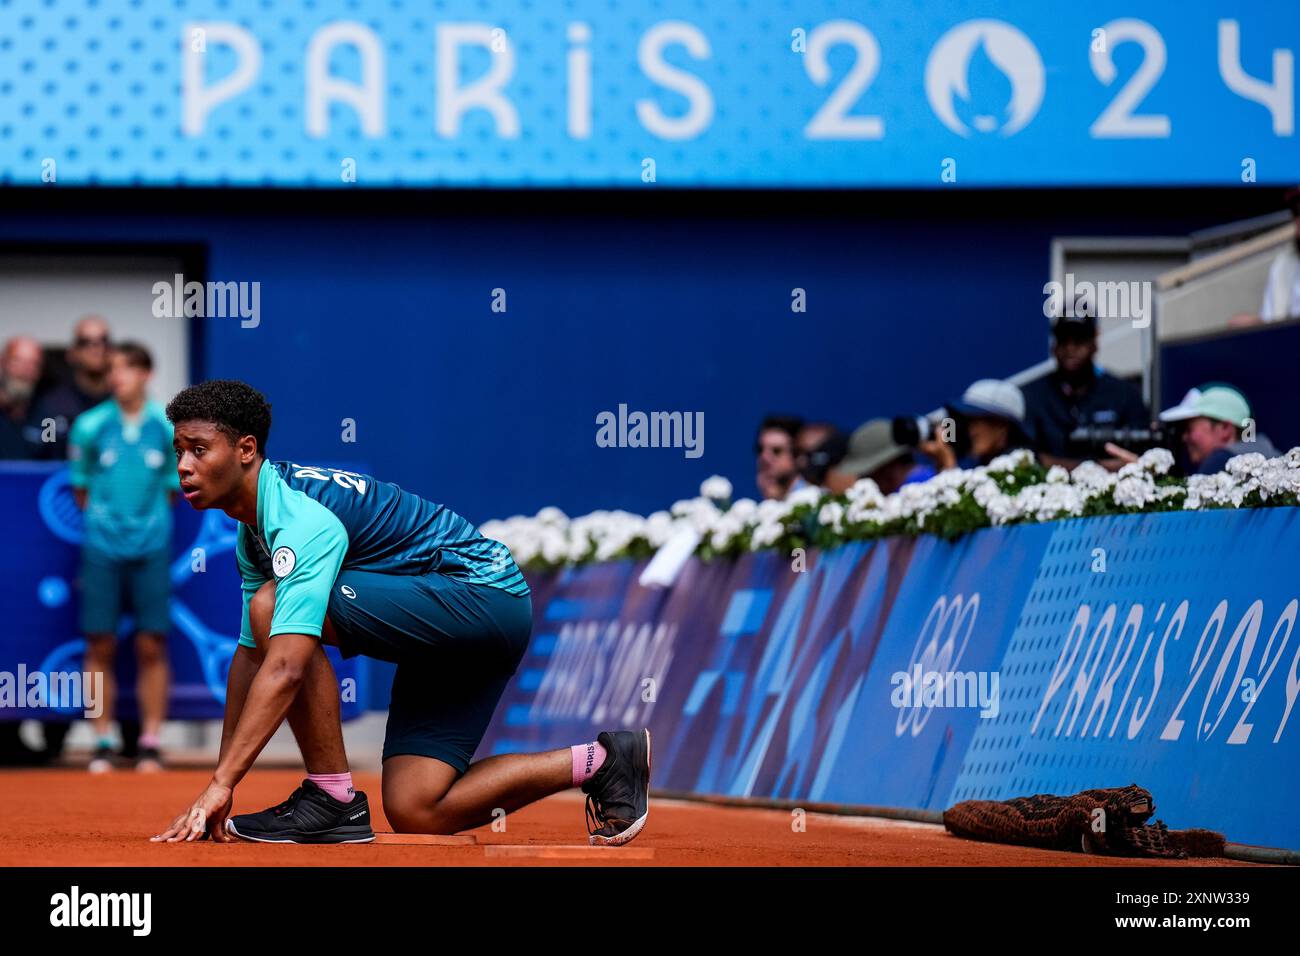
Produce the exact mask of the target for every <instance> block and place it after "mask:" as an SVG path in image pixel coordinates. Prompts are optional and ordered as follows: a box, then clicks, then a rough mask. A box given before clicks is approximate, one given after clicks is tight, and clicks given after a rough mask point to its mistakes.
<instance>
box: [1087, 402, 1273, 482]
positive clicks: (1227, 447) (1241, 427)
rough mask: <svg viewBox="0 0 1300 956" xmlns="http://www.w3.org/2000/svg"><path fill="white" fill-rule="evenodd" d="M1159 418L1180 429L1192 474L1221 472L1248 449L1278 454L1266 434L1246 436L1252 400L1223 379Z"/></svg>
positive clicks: (1121, 451)
mask: <svg viewBox="0 0 1300 956" xmlns="http://www.w3.org/2000/svg"><path fill="white" fill-rule="evenodd" d="M1160 420H1161V421H1162V422H1169V423H1173V424H1175V425H1176V426H1177V427H1178V428H1179V430H1180V431H1181V433H1182V436H1181V437H1182V441H1183V447H1184V448H1185V449H1186V451H1187V460H1188V462H1190V463H1191V469H1190V470H1191V472H1192V473H1193V474H1197V475H1215V474H1218V473H1219V472H1221V471H1223V468H1224V466H1225V465H1227V463H1228V460H1229V459H1230V458H1235V457H1236V456H1237V455H1245V454H1247V453H1249V452H1258V453H1259V454H1261V455H1263V456H1264V457H1265V458H1273V457H1275V456H1276V455H1278V454H1279V452H1278V450H1277V449H1276V448H1274V447H1273V443H1272V442H1271V441H1269V440H1268V439H1267V438H1266V437H1264V436H1263V435H1257V434H1254V433H1253V431H1252V432H1249V433H1247V434H1245V435H1243V431H1245V430H1246V429H1248V428H1250V427H1251V426H1252V421H1251V415H1250V403H1249V402H1247V401H1246V397H1245V396H1244V395H1242V394H1241V392H1240V391H1238V390H1237V389H1235V388H1233V387H1232V386H1231V385H1226V384H1224V383H1222V382H1209V383H1207V384H1205V385H1201V386H1200V387H1199V388H1193V389H1191V390H1190V391H1189V392H1188V393H1187V394H1186V395H1184V396H1183V400H1182V401H1181V402H1179V403H1178V404H1177V405H1175V406H1174V407H1173V408H1168V409H1165V410H1164V411H1163V412H1161V413H1160ZM1106 450H1107V451H1109V452H1112V453H1113V454H1115V455H1116V456H1118V457H1119V458H1120V459H1121V460H1122V461H1126V462H1127V461H1136V460H1137V455H1136V454H1134V453H1133V452H1131V451H1129V450H1127V449H1125V448H1120V447H1118V446H1115V445H1107V446H1106Z"/></svg>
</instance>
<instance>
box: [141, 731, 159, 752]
mask: <svg viewBox="0 0 1300 956" xmlns="http://www.w3.org/2000/svg"><path fill="white" fill-rule="evenodd" d="M140 746H141V747H144V748H146V749H149V750H159V749H161V748H162V740H161V739H160V738H159V736H158V735H157V734H141V735H140Z"/></svg>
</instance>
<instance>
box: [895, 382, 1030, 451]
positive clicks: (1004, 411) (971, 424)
mask: <svg viewBox="0 0 1300 956" xmlns="http://www.w3.org/2000/svg"><path fill="white" fill-rule="evenodd" d="M948 409H949V411H951V412H956V413H957V414H959V415H961V416H963V418H964V419H965V423H966V436H967V438H968V444H969V450H968V451H967V452H966V454H965V455H964V456H962V457H961V458H960V459H959V458H958V457H957V452H956V450H955V448H954V445H955V444H956V443H955V442H951V441H945V436H944V435H943V434H941V433H938V432H936V433H935V435H934V436H932V437H931V438H929V439H927V440H926V441H923V442H921V444H920V445H919V446H917V447H918V448H919V450H920V451H922V452H924V453H925V454H926V455H929V456H930V458H931V459H932V460H933V461H934V465H935V468H936V469H937V470H939V471H947V470H948V469H949V468H974V467H975V466H977V465H987V464H988V463H989V462H991V461H992V460H993V459H994V458H996V457H998V455H1003V454H1006V453H1007V452H1009V451H1014V450H1015V449H1017V448H1027V447H1028V446H1029V437H1028V436H1027V435H1026V434H1025V399H1024V396H1023V395H1021V393H1020V389H1019V388H1017V387H1016V386H1015V385H1013V384H1012V383H1011V382H1003V381H1000V380H998V379H995V378H982V379H980V380H979V381H978V382H975V383H973V384H972V385H971V386H970V388H968V389H966V391H965V392H963V393H962V396H961V399H960V400H959V401H956V402H951V403H949V405H948Z"/></svg>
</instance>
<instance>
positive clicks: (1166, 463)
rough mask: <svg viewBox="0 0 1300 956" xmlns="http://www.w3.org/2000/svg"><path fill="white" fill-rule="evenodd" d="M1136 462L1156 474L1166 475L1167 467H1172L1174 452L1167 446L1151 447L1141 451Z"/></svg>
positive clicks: (1167, 472)
mask: <svg viewBox="0 0 1300 956" xmlns="http://www.w3.org/2000/svg"><path fill="white" fill-rule="evenodd" d="M1138 464H1139V465H1141V466H1142V467H1143V468H1144V469H1145V470H1147V471H1153V472H1155V473H1156V474H1157V475H1167V474H1169V469H1170V468H1172V467H1174V453H1173V452H1171V451H1170V450H1169V449H1168V448H1151V449H1148V450H1147V451H1144V452H1143V453H1142V456H1141V457H1140V458H1138Z"/></svg>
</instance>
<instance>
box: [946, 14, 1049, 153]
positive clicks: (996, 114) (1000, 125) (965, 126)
mask: <svg viewBox="0 0 1300 956" xmlns="http://www.w3.org/2000/svg"><path fill="white" fill-rule="evenodd" d="M1008 84H1009V86H1010V90H1009V93H1008V92H1007V87H1008ZM1046 86H1047V79H1046V73H1045V72H1044V70H1043V60H1042V58H1041V57H1040V56H1039V55H1038V49H1037V48H1036V47H1035V46H1034V44H1033V42H1032V41H1031V40H1030V39H1029V37H1027V36H1025V35H1024V34H1023V33H1021V32H1020V31H1019V30H1017V29H1016V28H1015V27H1013V26H1012V25H1011V24H1009V23H1005V22H1003V21H1002V20H967V21H966V22H965V23H959V24H957V26H955V27H953V28H952V29H951V30H949V31H948V32H947V33H945V34H944V35H943V36H942V37H941V38H940V40H939V42H938V43H936V44H935V45H934V49H933V50H931V51H930V58H929V60H927V61H926V64H925V95H926V97H927V98H928V99H929V100H930V108H931V109H933V110H934V115H935V116H937V117H939V119H940V121H941V122H942V123H943V125H944V126H946V127H948V128H949V129H950V130H952V131H953V132H954V133H956V134H957V135H958V136H966V137H969V136H970V135H971V133H972V132H979V133H994V132H996V133H999V134H1000V135H1002V136H1011V135H1013V134H1015V133H1018V132H1020V130H1022V129H1024V128H1025V127H1026V126H1027V125H1028V124H1029V121H1030V120H1032V119H1033V118H1034V117H1035V116H1036V115H1037V114H1038V109H1039V107H1040V106H1042V104H1043V93H1044V91H1045V89H1046ZM963 116H964V117H966V118H965V119H963ZM967 120H969V122H967Z"/></svg>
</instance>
